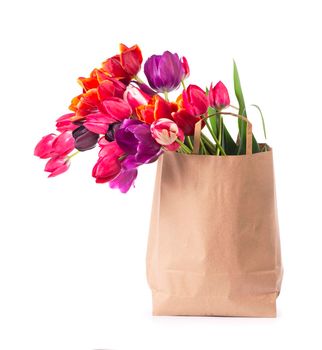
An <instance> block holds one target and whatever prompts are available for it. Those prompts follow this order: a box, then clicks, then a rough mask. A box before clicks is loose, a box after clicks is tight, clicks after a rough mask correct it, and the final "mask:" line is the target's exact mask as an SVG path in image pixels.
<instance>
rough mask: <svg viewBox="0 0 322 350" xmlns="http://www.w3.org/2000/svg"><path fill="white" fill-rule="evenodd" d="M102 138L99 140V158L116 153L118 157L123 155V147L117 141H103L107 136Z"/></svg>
mask: <svg viewBox="0 0 322 350" xmlns="http://www.w3.org/2000/svg"><path fill="white" fill-rule="evenodd" d="M101 139H102V140H100V141H98V144H99V146H100V147H101V150H100V151H99V153H98V156H99V158H102V157H105V156H107V155H111V156H112V155H114V156H115V157H116V158H119V157H121V156H122V155H123V154H124V151H123V150H122V148H121V147H120V146H119V145H118V144H117V142H116V141H112V142H108V141H106V142H105V141H103V139H105V137H104V136H103V137H102V138H101Z"/></svg>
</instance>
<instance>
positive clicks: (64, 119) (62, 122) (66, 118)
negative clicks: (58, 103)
mask: <svg viewBox="0 0 322 350" xmlns="http://www.w3.org/2000/svg"><path fill="white" fill-rule="evenodd" d="M74 116H75V113H68V114H64V115H62V116H61V117H60V118H58V119H57V120H56V129H57V130H58V131H60V132H63V131H66V130H71V131H73V130H75V129H77V125H75V124H74V123H73V122H72V121H71V118H72V117H74Z"/></svg>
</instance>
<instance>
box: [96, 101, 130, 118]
mask: <svg viewBox="0 0 322 350" xmlns="http://www.w3.org/2000/svg"><path fill="white" fill-rule="evenodd" d="M102 107H103V108H102V109H103V110H102V111H103V112H104V113H106V114H107V115H108V116H109V117H111V118H113V119H114V121H122V120H124V119H126V118H128V117H129V116H130V115H131V113H132V110H131V107H130V106H129V104H128V103H127V102H125V101H124V100H122V99H121V98H118V97H111V98H110V99H108V100H105V101H103V102H102Z"/></svg>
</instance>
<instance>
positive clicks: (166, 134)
mask: <svg viewBox="0 0 322 350" xmlns="http://www.w3.org/2000/svg"><path fill="white" fill-rule="evenodd" d="M151 135H152V137H153V138H154V139H155V141H156V142H157V143H158V144H159V145H162V146H166V148H167V149H168V150H169V151H175V150H176V149H178V148H179V147H180V145H179V143H177V142H176V140H177V139H179V140H181V141H183V140H184V134H183V132H182V130H181V129H179V128H178V125H177V124H176V123H175V122H174V121H172V120H170V119H167V118H161V119H158V120H156V121H155V122H153V123H152V124H151Z"/></svg>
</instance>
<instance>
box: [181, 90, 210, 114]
mask: <svg viewBox="0 0 322 350" xmlns="http://www.w3.org/2000/svg"><path fill="white" fill-rule="evenodd" d="M182 98H183V106H184V108H185V109H186V110H187V111H188V112H189V113H190V114H192V115H195V116H198V115H202V114H204V113H206V112H207V109H208V105H209V102H208V98H207V96H206V93H205V92H204V91H203V90H202V89H201V88H200V87H199V86H197V85H189V86H188V88H187V89H186V90H183V92H182Z"/></svg>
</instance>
